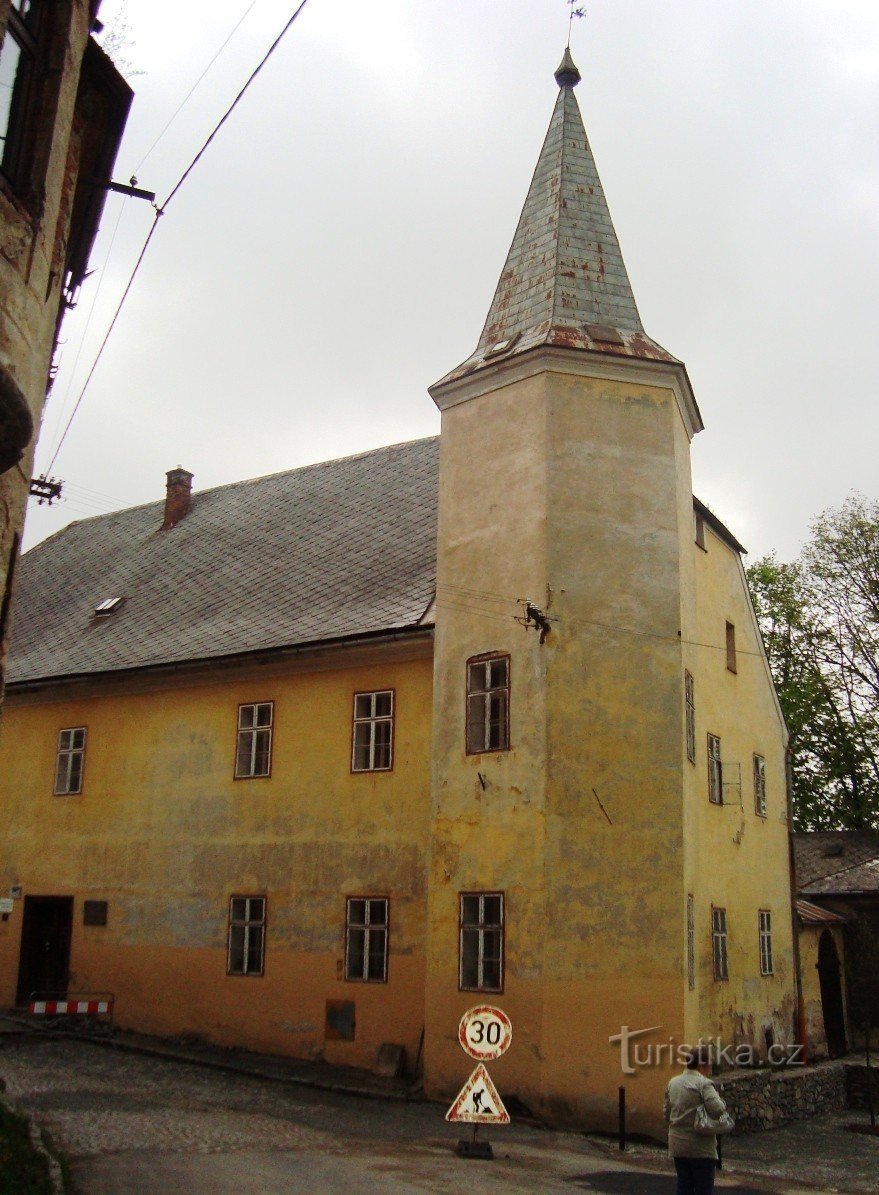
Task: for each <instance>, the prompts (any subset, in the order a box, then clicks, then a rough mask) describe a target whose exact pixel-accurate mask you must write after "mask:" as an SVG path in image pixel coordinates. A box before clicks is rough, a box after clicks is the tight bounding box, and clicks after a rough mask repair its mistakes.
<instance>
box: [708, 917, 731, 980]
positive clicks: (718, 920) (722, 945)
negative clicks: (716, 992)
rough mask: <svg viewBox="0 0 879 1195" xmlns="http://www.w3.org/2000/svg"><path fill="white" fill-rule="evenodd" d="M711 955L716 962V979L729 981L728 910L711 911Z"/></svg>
mask: <svg viewBox="0 0 879 1195" xmlns="http://www.w3.org/2000/svg"><path fill="white" fill-rule="evenodd" d="M711 955H712V959H713V962H714V978H715V979H729V962H728V959H727V940H726V909H715V908H713V909H712V910H711Z"/></svg>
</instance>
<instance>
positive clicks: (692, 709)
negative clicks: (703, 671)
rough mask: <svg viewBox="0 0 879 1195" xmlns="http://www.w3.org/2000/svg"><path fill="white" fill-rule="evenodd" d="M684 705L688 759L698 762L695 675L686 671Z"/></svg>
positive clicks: (691, 761)
mask: <svg viewBox="0 0 879 1195" xmlns="http://www.w3.org/2000/svg"><path fill="white" fill-rule="evenodd" d="M684 706H685V709H686V721H687V759H688V760H689V761H690V763H693V764H694V763H695V762H696V696H695V688H694V685H693V677H692V674H691V673H689V672H685V673H684Z"/></svg>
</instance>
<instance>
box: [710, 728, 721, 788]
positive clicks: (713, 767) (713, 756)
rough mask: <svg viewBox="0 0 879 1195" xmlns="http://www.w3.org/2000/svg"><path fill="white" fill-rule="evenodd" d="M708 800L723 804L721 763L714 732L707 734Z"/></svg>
mask: <svg viewBox="0 0 879 1195" xmlns="http://www.w3.org/2000/svg"><path fill="white" fill-rule="evenodd" d="M708 800H709V801H710V802H711V804H712V805H722V804H723V764H722V763H721V760H720V739H719V738H718V737H717V735H716V734H710V735H709V736H708Z"/></svg>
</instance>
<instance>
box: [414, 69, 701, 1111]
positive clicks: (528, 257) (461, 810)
mask: <svg viewBox="0 0 879 1195" xmlns="http://www.w3.org/2000/svg"><path fill="white" fill-rule="evenodd" d="M555 77H556V81H557V83H558V85H559V95H558V99H557V101H556V104H555V109H554V112H553V115H552V119H551V121H550V125H549V130H548V132H547V135H546V140H545V142H544V145H543V148H542V150H541V153H540V157H539V159H538V163H537V168H536V170H535V172H534V177H533V179H532V182H531V186H530V188H529V191H528V196H527V198H526V200H525V205H524V208H523V210H522V215H521V217H520V219H519V224H518V227H517V229H516V233H515V236H514V238H513V242H512V245H511V248H510V251H509V254H508V256H507V261H506V264H505V266H504V269H503V272H502V274H501V277H500V281H499V283H498V286H497V290H496V292H495V295H494V299H493V301H492V304H491V308H490V310H489V314H488V318H487V320H486V323H485V327H484V328H483V331H482V335H481V336H480V339H479V343H478V345H477V347H476V350H475V351H474V352H473V354H472V355H471V356H470V357H468V358H467V360H466V361H464V362H463V363H462V364H461V365H460V366H458V367H457V368H456V369H454V370H452V371H451V372H450V373H449V374H447V375H446V376H445V377H444V378H443V379H442V380H441V381H439V382H438V383H436V385H434V386H433V387H432V388H431V391H430V393H431V395H432V397H433V398H434V401H435V402H436V404H437V406H438V407H439V409H440V410H441V412H442V435H441V450H440V451H441V456H440V507H439V539H438V563H437V568H438V574H437V575H438V582H437V616H436V644H435V673H434V731H433V734H434V742H433V779H432V801H433V808H432V860H431V871H430V876H429V900H428V957H427V981H426V982H427V992H426V1007H427V1026H426V1037H425V1078H426V1084H427V1087H428V1090H429V1091H430V1092H431V1093H433V1094H437V1095H440V1094H443V1095H446V1094H454V1091H456V1090H457V1089H458V1088H459V1087H460V1085H461V1083H462V1081H463V1078H464V1077H466V1073H467V1068H466V1065H465V1064H466V1061H467V1060H466V1058H465V1057H464V1055H463V1054H462V1053H461V1051H460V1048H459V1047H458V1044H457V1039H456V1029H457V1024H458V1020H459V1018H460V1016H461V1014H462V1012H463V1011H464V1010H465V1009H467V1008H468V1007H471V1006H472V1005H474V1004H479V1003H483V1002H497V1003H499V1004H501V1006H502V1007H503V1008H504V1009H505V1011H506V1012H507V1013H508V1015H509V1016H510V1017H511V1019H512V1022H513V1027H514V1044H513V1048H512V1049H511V1050H510V1051H509V1053H508V1054H507V1055H506V1056H505V1057H504V1058H502V1059H500V1060H499V1061H498V1062H497V1063H495V1064H493V1065H492V1068H491V1069H492V1077H493V1078H494V1081H495V1083H496V1085H497V1087H498V1089H499V1090H500V1092H501V1093H502V1094H504V1093H516V1094H517V1095H518V1096H519V1097H520V1098H521V1099H522V1100H523V1101H524V1102H525V1103H526V1104H528V1105H529V1106H531V1107H532V1108H533V1109H534V1110H535V1111H538V1112H541V1111H542V1112H543V1113H545V1114H548V1115H550V1116H551V1117H552V1119H553V1120H555V1121H559V1120H569V1121H571V1122H575V1123H578V1124H583V1123H584V1122H585V1123H590V1124H593V1125H595V1124H601V1123H606V1124H610V1123H612V1121H613V1117H614V1116H615V1109H616V1100H617V1089H618V1086H619V1083H620V1082H621V1081H622V1080H621V1078H620V1071H619V1048H618V1047H614V1046H612V1045H610V1044H609V1042H608V1038H609V1037H611V1036H613V1035H615V1034H619V1032H620V1028H621V1026H622V1025H629V1026H630V1027H632V1028H635V1027H639V1026H645V1027H646V1026H655V1025H657V1024H658V1023H661V1024H662V1025H663V1027H664V1032H667V1033H676V1034H677V1035H678V1039H679V1040H680V1037H681V1035H682V1034H683V1032H684V1029H685V987H686V979H685V978H682V977H683V976H684V972H685V966H684V960H683V953H684V943H685V936H684V928H683V916H684V914H683V910H684V907H685V904H684V893H685V891H686V889H685V878H684V871H685V860H684V847H683V841H684V800H683V792H684V775H683V773H684V768H685V760H684V752H685V743H684V737H685V736H684V731H683V717H684V713H683V711H684V697H683V685H684V679H683V665H682V645H681V640H682V638H683V639H684V640H686V639H687V638H691V637H692V636H690V635H689V630H690V628H691V626H692V621H693V600H694V599H693V562H692V554H691V549H692V538H693V537H692V526H693V508H692V489H691V480H690V460H689V443H690V439H691V438H692V436H693V435H694V434H695V432H697V431H699V430H700V429H701V427H702V423H701V419H700V416H699V411H698V408H697V405H696V402H695V399H694V397H693V393H692V390H691V387H690V384H689V381H688V378H687V374H686V370H685V368H684V366H683V365H682V364H681V362H679V361H677V360H676V359H675V358H674V357H673V356H672V355H671V354H670V353H668V352H666V350H665V349H663V348H662V347H661V346H660V345H658V344H656V343H655V342H654V341H653V340H651V339H650V338H649V337H648V336H647V335H646V333H645V332H644V329H643V326H642V324H641V319H640V316H639V313H638V308H637V305H636V302H635V298H634V295H633V293H632V287H631V284H630V282H629V278H628V275H627V273H626V268H625V265H624V263H623V258H622V254H621V252H620V247H619V243H618V241H617V237H616V233H615V232H614V228H613V224H612V222H611V218H610V213H609V210H608V206H607V202H606V199H605V196H604V192H603V189H602V186H601V182H600V180H599V178H598V173H597V171H596V168H595V162H594V160H593V157H592V151H591V148H590V146H589V141H588V138H587V136H586V133H585V130H584V127H583V122H582V118H581V116H580V111H579V108H578V105H577V101H576V98H575V96H574V90H573V89H574V87H575V86H576V85H577V83H578V82H579V81H580V74H579V72H578V71H577V68H576V66H575V65H574V63H573V61H572V59H571V57H570V53H569V52H568V51H566V52H565V56H564V59H563V60H562V63H561V65H560V67H559V69H558V71H557V72H556V75H555ZM519 599H529V600H530V602H532V603H533V604H534V606H536V607H538V608H539V611H540V612H541V613H542V614H543V615H545V616H546V622H545V626H548V628H549V630H548V633H543V632H541V631H539V630H538V629H536V628H535V626H534V623H535V619H534V618H533V617H532V618H530V619H529V618H528V617H527V613H528V612H527V611H526V610H525V608H524V607H523V606H522V605H520V604H517V603H518V601H519ZM532 613H533V612H532ZM538 621H539V620H538ZM527 623H530V624H531V625H526V624H527ZM544 630H545V627H544ZM664 1081H665V1076H664V1075H660V1074H659V1073H658V1072H656V1071H654V1072H653V1073H652V1074H651V1073H645V1074H643V1075H639V1076H636V1077H635V1079H634V1080H633V1082H632V1085H631V1088H630V1096H629V1098H630V1108H631V1114H632V1117H633V1121H634V1124H635V1126H636V1127H638V1126H639V1125H640V1126H643V1127H645V1128H649V1127H654V1128H655V1127H656V1122H657V1116H658V1115H659V1112H660V1111H661V1085H662V1083H664ZM633 1105H634V1106H633Z"/></svg>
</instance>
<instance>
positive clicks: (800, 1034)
mask: <svg viewBox="0 0 879 1195" xmlns="http://www.w3.org/2000/svg"><path fill="white" fill-rule="evenodd" d="M784 787H785V792H786V796H787V852H788V873H789V875H790V920H791V930H792V938H791V940H792V942H793V955H794V991H795V993H796V1001H797V1041H796V1044H797V1045H798V1046H802V1048H803V1053H802V1058H803V1061H804V1062H808V1061H809V1044H808V1042H807V1041H806V1007H805V1003H804V1001H803V974H802V965H801V961H800V930H799V925H798V918H797V871H796V856H795V855H794V798H793V772H792V768H791V748H790V743H788V745H787V747H786V748H785V751H784Z"/></svg>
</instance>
